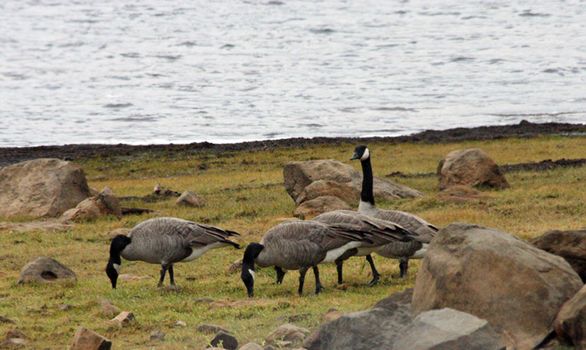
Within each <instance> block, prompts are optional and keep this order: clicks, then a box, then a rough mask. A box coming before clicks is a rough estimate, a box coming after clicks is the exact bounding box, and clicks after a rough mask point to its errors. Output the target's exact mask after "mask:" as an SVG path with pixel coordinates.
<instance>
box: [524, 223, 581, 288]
mask: <svg viewBox="0 0 586 350" xmlns="http://www.w3.org/2000/svg"><path fill="white" fill-rule="evenodd" d="M531 244H533V245H534V246H536V247H537V248H539V249H543V250H545V251H546V252H549V253H552V254H555V255H559V256H561V257H562V258H564V259H566V261H567V262H568V263H570V265H571V266H572V268H573V269H574V270H575V271H576V272H577V273H578V275H580V278H581V279H582V282H586V230H578V231H549V232H546V233H545V234H544V235H543V236H541V237H537V238H535V239H534V240H532V241H531Z"/></svg>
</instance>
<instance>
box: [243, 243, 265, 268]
mask: <svg viewBox="0 0 586 350" xmlns="http://www.w3.org/2000/svg"><path fill="white" fill-rule="evenodd" d="M263 249H264V246H263V245H262V244H260V243H250V244H249V245H248V246H247V247H246V250H245V251H244V257H242V266H243V267H244V266H246V267H247V268H251V269H252V270H254V260H255V259H256V258H257V257H258V255H259V254H260V252H261V251H262V250H263Z"/></svg>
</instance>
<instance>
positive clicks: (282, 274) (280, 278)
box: [275, 266, 285, 284]
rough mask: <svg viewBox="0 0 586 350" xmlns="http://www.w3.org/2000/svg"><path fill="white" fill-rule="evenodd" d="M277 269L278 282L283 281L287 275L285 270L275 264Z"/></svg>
mask: <svg viewBox="0 0 586 350" xmlns="http://www.w3.org/2000/svg"><path fill="white" fill-rule="evenodd" d="M275 271H276V272H277V284H281V283H283V278H284V277H285V271H283V269H282V268H280V267H278V266H275Z"/></svg>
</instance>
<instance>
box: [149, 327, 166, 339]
mask: <svg viewBox="0 0 586 350" xmlns="http://www.w3.org/2000/svg"><path fill="white" fill-rule="evenodd" d="M150 339H151V340H158V341H163V340H164V339H165V333H163V332H162V331H160V330H158V329H157V330H156V331H152V332H151V335H150Z"/></svg>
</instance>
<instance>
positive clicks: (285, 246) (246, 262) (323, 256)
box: [240, 220, 372, 297]
mask: <svg viewBox="0 0 586 350" xmlns="http://www.w3.org/2000/svg"><path fill="white" fill-rule="evenodd" d="M365 243H366V244H368V243H372V241H371V240H370V239H369V238H367V237H366V235H365V233H364V232H362V231H361V230H360V228H358V227H356V226H354V225H349V224H337V225H328V224H324V223H321V222H316V221H301V220H299V221H290V222H284V223H281V224H279V225H277V226H275V227H273V228H271V229H270V230H269V231H267V233H265V235H264V236H263V238H262V239H261V241H260V243H250V244H249V245H248V246H247V247H246V250H245V251H244V257H243V259H242V272H241V275H240V277H241V279H242V282H243V283H244V286H245V287H246V291H247V293H248V296H249V297H252V296H254V278H255V271H256V270H255V268H256V266H260V267H268V266H274V267H275V270H276V271H277V283H281V281H282V280H283V276H284V275H285V271H286V270H299V288H298V293H299V295H301V294H302V293H303V284H304V282H305V274H306V273H307V271H308V270H309V269H310V268H311V269H312V270H313V273H314V276H315V293H316V294H319V293H320V292H321V290H322V289H323V287H322V285H321V282H320V279H319V269H318V267H317V265H318V264H321V263H327V262H334V261H336V259H338V258H340V257H341V256H343V255H344V254H347V252H348V251H351V250H352V249H354V248H357V247H359V246H361V245H363V244H365Z"/></svg>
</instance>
